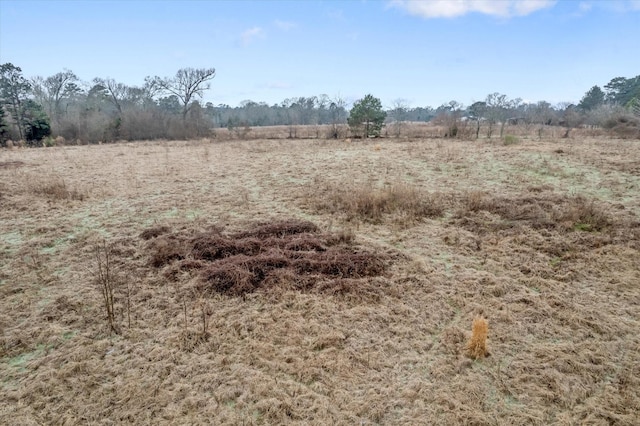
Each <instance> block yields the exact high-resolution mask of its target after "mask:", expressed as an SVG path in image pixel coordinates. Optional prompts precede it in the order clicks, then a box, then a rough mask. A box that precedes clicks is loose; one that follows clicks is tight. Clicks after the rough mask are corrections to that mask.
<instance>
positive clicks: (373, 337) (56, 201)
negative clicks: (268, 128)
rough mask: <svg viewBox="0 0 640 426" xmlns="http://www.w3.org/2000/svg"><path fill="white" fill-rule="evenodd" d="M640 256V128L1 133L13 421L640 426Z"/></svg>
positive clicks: (0, 209)
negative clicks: (620, 133) (614, 132)
mask: <svg viewBox="0 0 640 426" xmlns="http://www.w3.org/2000/svg"><path fill="white" fill-rule="evenodd" d="M639 259H640V142H639V141H638V140H615V139H606V138H603V137H597V138H596V137H591V138H590V137H579V136H574V139H562V140H560V139H558V140H551V139H548V140H542V141H538V140H532V139H527V138H526V137H523V138H522V139H521V140H520V141H519V142H518V143H515V144H513V145H504V144H502V143H500V142H498V141H494V142H487V141H483V140H479V141H474V142H469V141H459V140H444V139H422V140H420V139H415V140H394V139H381V140H368V141H353V142H346V141H344V140H338V141H324V140H252V141H229V142H224V143H212V142H210V141H206V140H203V141H191V142H139V143H131V144H114V145H94V146H64V147H54V148H46V149H44V148H43V149H13V150H2V151H0V332H1V334H0V339H1V340H0V424H20V425H36V424H114V423H135V424H243V425H252V424H256V425H258V424H301V425H302V424H318V425H324V424H365V425H366V424H407V425H409V424H411V425H414V424H514V425H520V424H536V425H546V424H597V425H600V424H602V425H604V424H616V425H637V424H639V423H640V355H639V354H640V260H639ZM107 272H108V274H107ZM105 289H106V291H107V295H109V294H110V292H112V293H111V294H112V295H113V299H112V303H111V304H109V303H105V299H104V297H103V291H105ZM108 300H109V298H108V297H107V301H108ZM108 307H110V309H111V308H112V310H109V309H107V308H108ZM108 312H111V313H112V315H111V323H109V321H108V317H109V315H108ZM479 316H483V317H484V318H486V320H487V321H488V327H489V328H488V352H489V353H488V356H486V357H481V358H478V359H474V358H470V357H469V356H468V355H469V354H468V351H467V343H468V341H469V339H470V337H471V330H472V323H473V320H474V319H475V318H477V317H479Z"/></svg>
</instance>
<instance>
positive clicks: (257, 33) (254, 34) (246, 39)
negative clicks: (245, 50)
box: [240, 27, 264, 46]
mask: <svg viewBox="0 0 640 426" xmlns="http://www.w3.org/2000/svg"><path fill="white" fill-rule="evenodd" d="M259 38H264V30H263V29H262V28H260V27H253V28H249V29H248V30H245V31H243V32H242V34H240V42H241V43H242V45H243V46H248V45H249V44H251V43H252V42H253V41H255V40H256V39H259Z"/></svg>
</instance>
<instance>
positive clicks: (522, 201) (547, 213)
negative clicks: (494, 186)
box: [456, 191, 614, 231]
mask: <svg viewBox="0 0 640 426" xmlns="http://www.w3.org/2000/svg"><path fill="white" fill-rule="evenodd" d="M480 212H488V213H491V214H494V215H497V216H499V217H500V218H501V219H502V221H503V222H501V223H496V224H494V225H497V226H502V227H513V226H515V225H516V224H519V225H527V226H529V227H531V228H533V229H562V230H571V229H573V230H580V231H602V230H604V229H606V228H608V227H610V226H611V225H612V224H613V222H614V219H613V218H612V215H611V214H610V213H609V212H608V211H607V210H606V209H605V208H604V207H603V206H601V205H599V204H597V203H596V202H595V201H593V200H588V199H587V198H585V197H582V196H565V195H559V194H553V193H545V194H540V195H531V196H523V197H519V198H509V197H503V196H493V195H490V194H488V193H485V192H480V191H472V192H468V193H466V194H464V195H463V196H462V197H461V208H460V209H459V210H458V212H457V213H456V217H457V218H458V219H461V220H462V222H464V223H466V224H467V225H468V226H473V225H474V217H475V216H476V215H474V214H477V213H480ZM484 223H485V224H486V221H484ZM475 225H478V226H481V224H480V223H475Z"/></svg>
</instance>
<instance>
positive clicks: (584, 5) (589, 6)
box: [578, 1, 593, 13]
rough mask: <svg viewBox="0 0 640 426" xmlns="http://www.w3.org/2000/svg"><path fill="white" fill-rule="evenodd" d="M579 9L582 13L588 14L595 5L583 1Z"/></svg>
mask: <svg viewBox="0 0 640 426" xmlns="http://www.w3.org/2000/svg"><path fill="white" fill-rule="evenodd" d="M578 9H580V13H587V12H588V11H590V10H591V9H593V3H591V2H586V1H581V2H580V4H579V5H578Z"/></svg>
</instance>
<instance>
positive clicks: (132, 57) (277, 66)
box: [0, 0, 640, 108]
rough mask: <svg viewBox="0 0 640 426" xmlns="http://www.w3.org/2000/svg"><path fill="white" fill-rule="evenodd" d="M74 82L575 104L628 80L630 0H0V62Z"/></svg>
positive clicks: (632, 54)
mask: <svg viewBox="0 0 640 426" xmlns="http://www.w3.org/2000/svg"><path fill="white" fill-rule="evenodd" d="M7 62H10V63H12V64H13V65H15V66H18V67H20V68H22V71H23V74H24V75H25V76H26V77H35V76H43V77H48V76H51V75H53V74H55V73H57V72H60V71H63V70H64V69H69V70H71V71H73V72H74V73H75V74H76V75H77V76H78V77H79V78H80V79H81V80H83V81H85V82H90V81H91V80H92V79H93V78H95V77H101V78H114V79H115V80H116V81H118V82H121V83H125V84H127V85H132V86H141V85H142V84H143V83H144V78H145V77H146V76H155V75H158V76H160V77H170V76H173V75H175V73H176V71H177V70H178V69H181V68H186V67H192V68H211V67H213V68H215V69H216V77H215V79H214V80H212V82H211V88H210V90H208V91H207V92H206V94H205V96H204V99H203V101H204V102H212V103H213V104H214V105H218V104H227V105H231V106H237V105H239V104H240V103H241V102H242V101H245V100H252V101H254V102H266V103H268V104H270V105H272V104H275V103H280V102H282V101H283V100H284V99H287V98H292V97H300V96H305V97H308V96H317V95H320V94H326V95H328V96H329V97H331V98H338V97H339V98H342V99H344V100H346V101H347V102H350V103H352V102H354V101H356V100H357V99H360V98H362V97H364V96H365V95H366V94H369V93H370V94H372V95H374V96H376V97H378V98H380V99H381V101H382V103H383V106H385V107H388V108H391V107H392V106H393V105H394V103H395V102H397V101H398V100H402V102H403V103H404V104H406V105H408V106H411V107H419V106H432V107H438V106H439V105H442V104H443V103H448V102H449V101H451V100H456V101H458V102H460V103H462V104H464V105H470V104H472V103H473V102H476V101H482V100H484V99H485V98H486V97H487V95H488V94H490V93H494V92H498V93H502V94H505V95H507V96H508V97H509V98H510V99H514V98H521V99H523V100H524V101H527V102H537V101H541V100H545V101H548V102H551V103H552V104H557V103H561V102H573V103H577V102H579V101H580V99H581V98H582V96H584V94H585V93H586V92H587V90H589V89H590V88H591V87H592V86H594V85H599V86H600V87H603V86H604V85H605V84H607V83H608V82H609V81H610V80H611V79H612V78H614V77H627V78H629V77H634V76H636V75H639V74H640V0H597V1H579V0H557V1H554V0H430V1H405V0H392V1H382V0H379V1H356V0H353V1H337V0H334V1H293V0H289V1H205V0H200V1H150V0H149V1H124V0H122V1H97V0H89V1H80V0H75V1H55V0H46V1H27V0H20V1H17V0H0V63H7Z"/></svg>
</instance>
